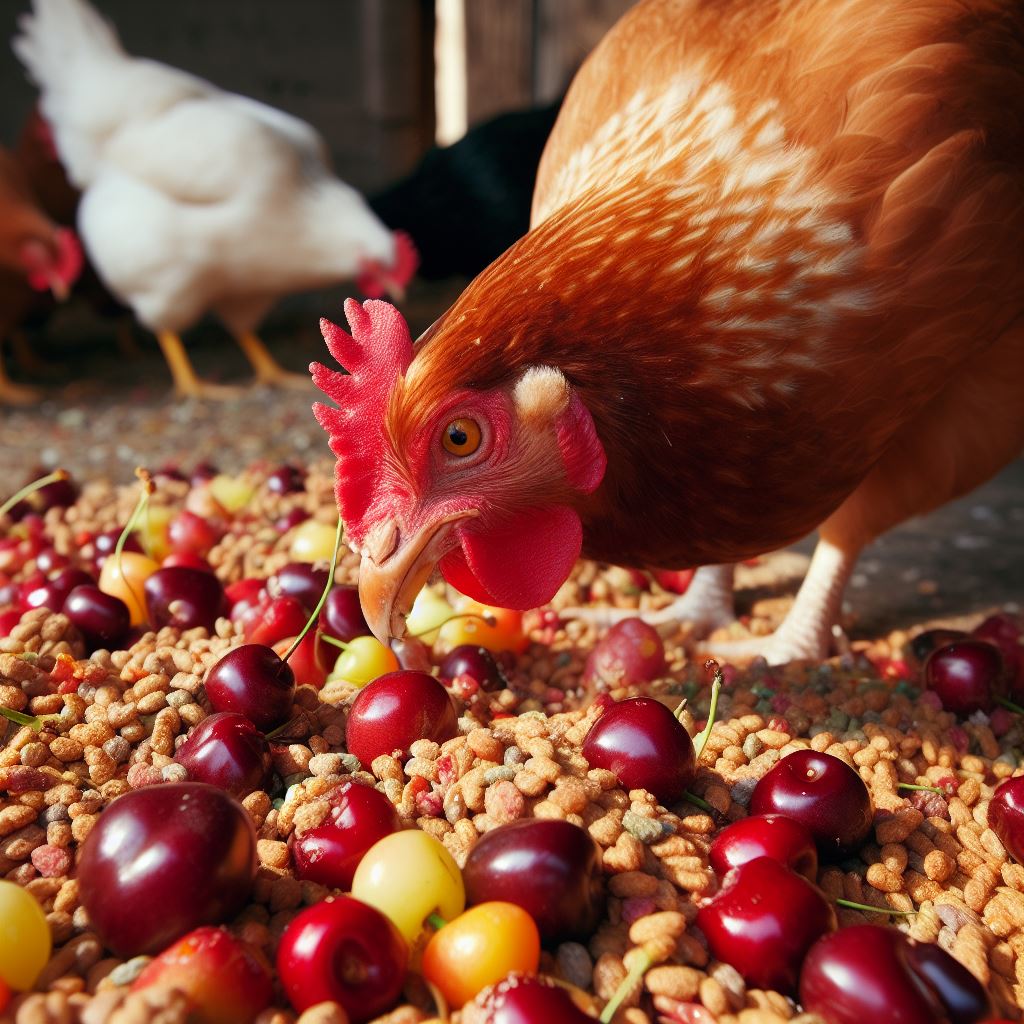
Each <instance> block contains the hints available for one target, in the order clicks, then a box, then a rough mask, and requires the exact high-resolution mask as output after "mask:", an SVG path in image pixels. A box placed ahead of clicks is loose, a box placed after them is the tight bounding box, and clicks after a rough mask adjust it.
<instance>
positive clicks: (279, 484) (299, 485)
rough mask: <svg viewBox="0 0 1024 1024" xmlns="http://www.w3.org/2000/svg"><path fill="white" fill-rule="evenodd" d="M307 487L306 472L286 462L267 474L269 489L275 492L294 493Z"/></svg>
mask: <svg viewBox="0 0 1024 1024" xmlns="http://www.w3.org/2000/svg"><path fill="white" fill-rule="evenodd" d="M305 488H306V474H305V473H304V472H303V471H302V470H301V469H300V468H299V467H298V466H291V465H288V464H287V463H285V465H283V466H279V467H278V468H277V469H275V470H274V471H273V472H272V473H270V474H268V476H267V490H268V491H270V492H271V493H273V494H294V493H295V492H296V491H302V490H305Z"/></svg>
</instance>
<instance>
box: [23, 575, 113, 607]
mask: <svg viewBox="0 0 1024 1024" xmlns="http://www.w3.org/2000/svg"><path fill="white" fill-rule="evenodd" d="M95 583H96V581H95V580H94V579H93V578H92V576H90V575H89V574H88V573H87V572H85V570H84V569H72V568H68V569H61V571H60V572H58V573H57V575H56V576H54V577H53V579H51V580H47V581H46V582H45V583H43V584H41V585H40V586H38V587H35V588H34V589H32V590H30V591H29V592H28V593H27V594H26V595H25V607H26V608H49V609H50V611H53V612H58V611H60V610H61V608H63V607H64V602H65V601H66V600H67V599H68V594H70V593H71V591H72V590H74V589H75V587H80V586H82V585H83V584H89V585H95Z"/></svg>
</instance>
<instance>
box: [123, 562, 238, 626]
mask: <svg viewBox="0 0 1024 1024" xmlns="http://www.w3.org/2000/svg"><path fill="white" fill-rule="evenodd" d="M142 587H143V590H144V591H145V594H146V608H147V609H148V611H149V621H150V623H152V625H153V626H154V627H155V628H156V629H162V628H163V627H164V626H175V627H176V628H178V629H181V630H185V629H195V628H196V627H197V626H201V627H202V628H203V629H205V630H207V631H208V632H212V631H213V627H214V623H216V621H217V619H219V618H220V617H221V616H222V615H224V614H225V613H226V612H227V601H226V600H225V598H224V587H223V586H222V585H221V582H220V580H219V579H217V577H216V576H214V575H212V574H211V573H208V572H203V571H202V570H200V569H185V568H182V567H180V566H175V567H173V568H169V569H157V571H156V572H154V573H152V574H151V575H149V576H147V577H146V582H145V583H143V585H142Z"/></svg>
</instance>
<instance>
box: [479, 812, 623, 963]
mask: <svg viewBox="0 0 1024 1024" xmlns="http://www.w3.org/2000/svg"><path fill="white" fill-rule="evenodd" d="M462 880H463V882H464V883H465V885H466V902H467V903H468V904H470V905H472V904H475V903H486V902H489V901H491V900H503V901H505V902H508V903H515V904H517V905H518V906H520V907H522V908H523V909H524V910H525V911H527V913H529V915H530V916H531V917H532V918H533V919H534V921H535V922H536V923H537V928H538V929H539V930H540V934H541V939H542V940H543V941H544V942H546V943H547V942H562V941H564V940H565V939H580V938H587V937H589V936H590V935H592V934H593V931H594V929H595V928H596V927H597V924H598V921H599V920H600V918H601V915H602V913H603V911H604V905H605V893H604V875H603V872H602V868H601V853H600V850H599V849H598V848H597V844H596V843H595V842H594V840H593V839H591V838H590V836H589V834H588V833H586V832H585V831H584V830H583V829H581V828H580V827H579V826H578V825H573V824H572V823H571V822H568V821H561V820H559V819H557V818H523V819H520V820H519V821H513V822H511V823H510V824H507V825H502V826H501V827H499V828H495V829H492V830H491V831H490V832H485V833H484V834H483V835H482V836H481V837H480V838H479V839H478V840H477V841H476V843H475V844H474V845H473V847H472V849H471V850H470V851H469V856H468V857H467V858H466V864H465V867H464V868H463V869H462Z"/></svg>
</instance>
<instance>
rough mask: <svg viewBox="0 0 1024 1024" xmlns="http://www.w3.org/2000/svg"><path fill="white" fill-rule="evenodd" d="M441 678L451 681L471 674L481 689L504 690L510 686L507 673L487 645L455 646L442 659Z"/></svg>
mask: <svg viewBox="0 0 1024 1024" xmlns="http://www.w3.org/2000/svg"><path fill="white" fill-rule="evenodd" d="M440 672H441V678H442V679H447V680H449V681H451V680H452V679H455V678H457V677H458V676H469V677H470V678H471V679H475V680H476V682H477V683H478V684H479V686H480V689H481V690H492V691H493V690H503V689H505V687H507V686H508V680H507V679H506V678H505V673H504V672H502V671H501V669H500V668H499V666H498V663H497V662H496V661H495V660H494V655H493V654H491V652H490V651H489V650H487V648H486V647H474V646H473V645H472V644H462V645H461V646H460V647H453V648H452V649H451V650H450V651H449V652H448V653H447V654H446V655H445V656H444V658H442V659H441V665H440Z"/></svg>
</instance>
